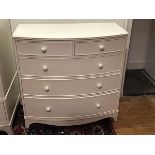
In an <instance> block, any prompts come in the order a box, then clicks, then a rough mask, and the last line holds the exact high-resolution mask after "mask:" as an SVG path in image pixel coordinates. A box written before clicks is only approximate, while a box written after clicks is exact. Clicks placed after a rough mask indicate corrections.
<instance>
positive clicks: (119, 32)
mask: <svg viewBox="0 0 155 155" xmlns="http://www.w3.org/2000/svg"><path fill="white" fill-rule="evenodd" d="M126 35H127V32H126V31H125V30H124V29H123V28H121V27H120V26H119V25H117V24H116V23H73V24H19V25H18V26H17V28H16V30H15V32H14V34H13V38H21V39H32V38H34V39H50V40H72V39H91V38H106V37H117V36H126Z"/></svg>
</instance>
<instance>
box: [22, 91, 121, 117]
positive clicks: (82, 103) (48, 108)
mask: <svg viewBox="0 0 155 155" xmlns="http://www.w3.org/2000/svg"><path fill="white" fill-rule="evenodd" d="M24 104H25V110H26V111H25V113H26V116H34V117H77V116H85V115H93V114H99V113H103V112H108V111H111V110H115V109H118V106H119V94H118V93H114V94H107V95H101V96H95V97H94V96H93V97H92V96H90V97H86V98H55V99H54V98H42V99H41V98H24Z"/></svg>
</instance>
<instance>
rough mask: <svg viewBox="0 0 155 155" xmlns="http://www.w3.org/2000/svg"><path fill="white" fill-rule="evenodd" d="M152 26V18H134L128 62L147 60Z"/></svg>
mask: <svg viewBox="0 0 155 155" xmlns="http://www.w3.org/2000/svg"><path fill="white" fill-rule="evenodd" d="M151 26H152V20H146V19H142V20H140V19H138V20H133V26H132V32H131V42H130V48H129V56H128V64H131V63H136V62H145V61H146V54H147V51H148V44H149V39H150V33H151ZM127 68H128V66H127ZM134 68H135V67H134ZM134 68H133V69H134ZM137 68H138V67H137Z"/></svg>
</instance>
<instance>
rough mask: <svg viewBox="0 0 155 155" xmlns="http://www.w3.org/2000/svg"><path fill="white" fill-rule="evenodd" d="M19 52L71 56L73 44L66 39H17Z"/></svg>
mask: <svg viewBox="0 0 155 155" xmlns="http://www.w3.org/2000/svg"><path fill="white" fill-rule="evenodd" d="M16 47H17V52H18V53H22V54H27V55H42V56H46V55H52V56H71V55H72V49H73V44H72V42H67V41H66V42H65V41H62V42H61V41H59V42H57V41H33V40H32V41H25V40H23V41H16Z"/></svg>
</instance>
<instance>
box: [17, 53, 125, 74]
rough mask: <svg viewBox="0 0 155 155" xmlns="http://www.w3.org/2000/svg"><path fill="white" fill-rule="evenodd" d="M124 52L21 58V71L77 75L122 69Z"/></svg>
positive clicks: (25, 72) (24, 72)
mask: <svg viewBox="0 0 155 155" xmlns="http://www.w3.org/2000/svg"><path fill="white" fill-rule="evenodd" d="M122 60H123V54H117V55H107V56H103V57H93V58H75V59H58V58H57V59H51V58H37V59H32V58H22V57H20V58H19V64H20V73H21V74H22V75H35V76H76V75H90V74H98V73H104V72H111V71H116V70H121V66H122Z"/></svg>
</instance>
